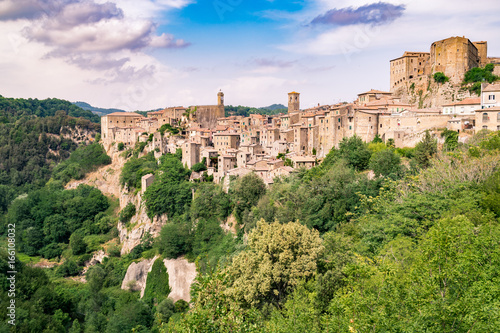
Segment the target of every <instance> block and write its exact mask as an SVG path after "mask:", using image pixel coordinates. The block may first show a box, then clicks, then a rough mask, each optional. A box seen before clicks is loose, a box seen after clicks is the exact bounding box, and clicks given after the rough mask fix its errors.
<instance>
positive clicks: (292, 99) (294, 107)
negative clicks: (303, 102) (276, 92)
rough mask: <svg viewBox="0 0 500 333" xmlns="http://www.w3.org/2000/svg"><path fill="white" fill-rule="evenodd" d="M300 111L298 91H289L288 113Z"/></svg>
mask: <svg viewBox="0 0 500 333" xmlns="http://www.w3.org/2000/svg"><path fill="white" fill-rule="evenodd" d="M298 111H300V93H298V92H295V91H293V92H291V93H289V94H288V113H292V112H298Z"/></svg>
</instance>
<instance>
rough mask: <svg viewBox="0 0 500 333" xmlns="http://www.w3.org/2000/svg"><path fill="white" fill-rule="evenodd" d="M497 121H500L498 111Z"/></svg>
mask: <svg viewBox="0 0 500 333" xmlns="http://www.w3.org/2000/svg"><path fill="white" fill-rule="evenodd" d="M497 121H500V112H498V113H497Z"/></svg>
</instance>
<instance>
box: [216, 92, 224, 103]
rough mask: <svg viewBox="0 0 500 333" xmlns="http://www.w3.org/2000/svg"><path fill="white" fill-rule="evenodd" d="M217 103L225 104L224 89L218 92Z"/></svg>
mask: <svg viewBox="0 0 500 333" xmlns="http://www.w3.org/2000/svg"><path fill="white" fill-rule="evenodd" d="M217 105H224V93H223V92H222V90H221V91H219V93H218V94H217Z"/></svg>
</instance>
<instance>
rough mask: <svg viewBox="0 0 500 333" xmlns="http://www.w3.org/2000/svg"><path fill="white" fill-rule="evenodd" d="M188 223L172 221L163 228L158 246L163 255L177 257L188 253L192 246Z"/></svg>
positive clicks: (171, 257)
mask: <svg viewBox="0 0 500 333" xmlns="http://www.w3.org/2000/svg"><path fill="white" fill-rule="evenodd" d="M189 229H190V228H189V225H188V224H187V223H182V222H178V223H174V222H170V223H167V224H165V226H164V227H163V228H162V229H161V232H160V237H159V239H158V240H157V247H158V250H159V251H160V253H161V254H163V256H165V257H167V258H168V259H175V258H177V257H178V256H180V255H183V254H186V253H188V252H189V250H190V248H191V235H190V230H189Z"/></svg>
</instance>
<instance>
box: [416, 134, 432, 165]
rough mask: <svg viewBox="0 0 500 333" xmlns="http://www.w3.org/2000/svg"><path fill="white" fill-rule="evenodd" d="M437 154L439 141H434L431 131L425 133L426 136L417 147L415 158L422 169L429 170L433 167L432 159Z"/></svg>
mask: <svg viewBox="0 0 500 333" xmlns="http://www.w3.org/2000/svg"><path fill="white" fill-rule="evenodd" d="M436 153H437V140H436V139H433V138H432V136H431V134H430V132H429V131H425V136H424V138H423V139H422V141H420V142H419V143H417V145H416V146H415V157H414V160H415V161H416V163H417V165H418V166H419V167H420V168H428V167H429V166H430V165H431V159H432V157H433V156H434V155H435V154H436Z"/></svg>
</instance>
